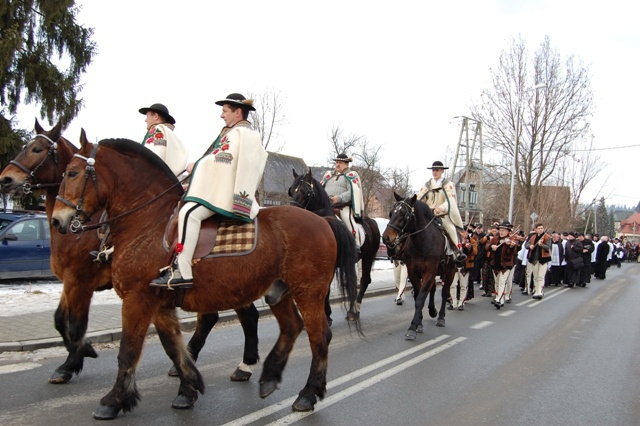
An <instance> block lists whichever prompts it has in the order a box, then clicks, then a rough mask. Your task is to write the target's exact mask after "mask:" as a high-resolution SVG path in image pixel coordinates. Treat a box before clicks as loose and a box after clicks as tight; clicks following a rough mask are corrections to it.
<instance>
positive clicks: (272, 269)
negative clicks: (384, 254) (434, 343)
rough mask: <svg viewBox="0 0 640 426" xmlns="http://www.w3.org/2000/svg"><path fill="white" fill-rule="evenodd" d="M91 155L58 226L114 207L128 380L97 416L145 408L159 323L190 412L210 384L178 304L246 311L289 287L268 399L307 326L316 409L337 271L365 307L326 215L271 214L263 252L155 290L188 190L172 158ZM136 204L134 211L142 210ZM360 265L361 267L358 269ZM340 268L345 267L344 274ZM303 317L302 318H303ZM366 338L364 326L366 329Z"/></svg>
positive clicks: (127, 152) (75, 226)
mask: <svg viewBox="0 0 640 426" xmlns="http://www.w3.org/2000/svg"><path fill="white" fill-rule="evenodd" d="M81 144H82V148H81V150H80V152H79V153H78V154H76V156H75V158H74V159H73V160H72V161H71V162H70V163H69V165H68V166H67V170H66V174H65V178H64V180H63V183H62V186H61V187H60V192H59V195H58V200H59V201H58V202H57V203H56V206H55V208H54V212H53V220H52V224H53V225H54V226H55V227H57V228H58V229H59V230H60V232H67V231H68V230H81V229H82V228H83V225H82V220H83V218H84V217H86V216H90V215H92V214H93V213H94V212H95V211H97V210H100V209H101V208H102V207H106V210H107V213H108V215H109V217H110V221H111V222H110V226H111V233H112V236H113V242H114V246H115V247H116V250H115V252H114V255H113V260H112V264H111V271H112V283H113V287H114V289H115V290H116V291H117V292H118V294H119V295H120V296H121V297H122V299H123V304H122V316H123V319H122V322H123V327H122V340H121V342H120V350H119V355H118V375H117V379H116V383H115V384H114V386H113V388H112V390H111V391H110V392H109V393H108V394H107V395H105V396H104V397H103V398H102V399H101V401H100V405H99V407H98V409H97V410H96V411H95V412H94V417H96V418H99V419H112V418H115V417H117V415H118V413H119V412H120V410H124V411H129V410H131V409H133V408H134V407H135V406H136V405H137V400H138V399H139V393H138V390H137V386H136V380H135V369H136V365H137V363H138V361H139V359H140V354H141V351H142V346H143V344H144V336H145V334H146V332H147V329H148V327H149V325H150V324H151V322H153V324H154V325H155V327H156V330H157V332H158V336H159V338H160V341H161V342H162V345H163V347H164V349H165V351H166V352H167V354H168V355H169V357H170V358H171V360H172V361H173V363H174V365H175V366H176V368H177V371H178V375H179V377H180V387H179V390H178V396H177V397H176V398H175V399H174V401H173V403H172V406H173V407H174V408H189V407H191V406H193V404H194V403H195V401H196V400H197V398H198V392H203V391H204V381H203V379H202V376H201V375H200V372H199V371H198V369H197V368H196V366H195V364H194V363H193V361H192V358H191V355H190V354H189V351H188V350H187V348H186V347H185V345H184V342H183V341H182V338H181V335H180V327H179V324H178V321H177V316H176V308H175V307H176V305H180V306H181V307H182V309H184V310H186V311H195V312H213V311H220V310H225V309H233V308H237V307H240V306H246V305H248V304H249V303H251V302H252V301H253V300H256V299H258V298H260V297H262V296H263V295H264V294H265V292H267V290H268V289H269V288H270V286H271V285H272V283H274V282H276V281H278V280H280V281H282V282H283V283H285V285H286V286H287V288H288V292H286V293H285V295H284V297H283V299H282V300H281V301H280V302H279V303H277V304H275V305H273V306H271V311H272V312H273V314H274V315H275V317H276V319H277V321H278V324H279V326H280V335H279V337H278V340H277V342H276V344H275V346H274V348H273V349H272V350H271V352H270V353H269V355H268V356H267V359H266V360H265V362H264V368H263V371H262V375H261V378H260V396H261V397H263V398H264V397H266V396H268V395H270V394H271V393H272V392H273V391H275V390H276V388H277V385H278V383H279V382H280V381H281V378H282V372H283V370H284V367H285V365H286V362H287V360H288V357H289V355H290V352H291V350H292V349H293V345H294V343H295V340H296V338H297V336H298V335H299V334H300V333H301V331H302V329H303V328H305V329H306V332H307V335H308V337H309V342H310V347H311V352H312V363H311V369H310V373H309V377H308V380H307V383H306V385H305V387H304V388H303V389H302V390H301V391H300V393H299V396H298V398H297V399H296V401H295V402H294V404H293V409H294V410H295V411H308V410H312V409H313V407H314V406H315V403H316V401H317V399H316V398H317V397H319V398H321V399H322V398H323V397H324V395H325V392H326V375H327V364H328V347H329V342H330V341H331V330H330V328H329V324H328V322H327V319H326V316H325V313H324V308H323V304H324V298H325V296H326V294H327V292H328V291H329V286H330V284H331V280H332V278H333V276H334V271H335V270H337V271H338V272H339V273H338V278H339V282H340V285H341V289H342V290H343V295H344V294H345V293H346V294H347V295H348V297H349V302H350V304H353V303H355V297H356V288H357V283H356V282H355V280H350V281H349V280H347V279H345V275H346V274H344V273H343V272H342V271H343V270H346V268H348V264H346V263H345V261H344V260H341V259H340V258H339V256H338V254H339V249H338V243H337V241H338V240H340V239H341V238H338V237H337V236H336V235H334V232H346V233H347V235H348V236H349V237H350V234H349V233H348V230H347V229H346V228H345V227H344V226H343V227H336V228H335V229H333V230H332V228H331V226H330V225H329V223H328V222H327V221H326V220H324V219H323V218H321V217H319V216H317V215H314V214H313V213H310V212H307V211H305V210H303V209H299V208H296V207H290V206H279V207H271V208H267V209H262V210H261V211H260V214H259V216H258V219H257V228H258V238H257V243H256V246H255V249H254V250H253V251H252V252H251V253H250V254H247V255H244V256H225V257H214V258H205V259H203V260H201V261H200V262H199V263H197V264H196V265H195V266H194V269H193V274H194V282H195V286H194V288H192V289H189V290H178V291H169V290H156V289H153V288H151V287H150V286H149V283H150V281H151V280H152V279H153V278H155V277H156V276H157V275H158V270H159V269H160V268H161V267H163V266H164V265H165V263H166V253H165V251H164V249H163V246H162V238H163V234H164V230H165V226H166V223H167V221H168V219H169V215H170V214H171V212H172V211H173V210H174V208H175V206H176V205H177V203H178V201H179V200H180V197H181V195H182V190H181V188H179V182H178V181H177V179H176V178H175V176H173V174H172V173H171V171H170V170H169V168H168V167H167V165H166V164H164V162H162V160H161V159H160V158H159V157H157V156H156V155H154V154H153V153H152V152H151V151H149V150H148V149H145V148H144V147H143V146H141V145H140V144H137V143H135V142H132V141H128V140H122V139H118V140H106V141H102V142H100V143H99V144H98V145H93V144H90V143H88V142H87V141H86V136H85V134H84V131H83V132H82V135H81ZM132 204H133V206H132ZM351 267H353V264H351ZM336 268H337V269H336ZM300 314H302V317H301V316H300ZM356 326H357V329H358V331H360V328H359V323H356Z"/></svg>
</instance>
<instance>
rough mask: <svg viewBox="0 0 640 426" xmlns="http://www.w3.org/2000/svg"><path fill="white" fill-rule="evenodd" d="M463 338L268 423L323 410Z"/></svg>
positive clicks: (287, 421)
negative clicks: (314, 405) (318, 402)
mask: <svg viewBox="0 0 640 426" xmlns="http://www.w3.org/2000/svg"><path fill="white" fill-rule="evenodd" d="M465 340H467V338H466V337H458V338H456V339H453V340H452V341H450V342H447V343H445V344H443V345H441V346H438V347H437V348H433V349H432V350H430V351H428V352H425V353H423V354H422V355H419V356H417V357H415V358H413V359H410V360H409V361H405V362H403V363H402V364H399V365H396V366H395V367H393V368H391V369H389V370H387V371H384V372H382V373H380V374H376V375H375V376H373V377H371V378H369V379H367V380H364V381H362V382H360V383H358V384H355V385H353V386H351V387H350V388H347V389H345V390H343V391H340V392H338V393H337V394H335V395H331V396H330V397H327V398H325V399H324V400H323V401H322V403H321V404H319V405H318V406H316V408H315V410H314V411H311V412H306V413H291V414H289V415H288V416H285V417H282V418H280V419H278V420H276V421H275V422H273V423H270V425H274V426H277V425H283V424H292V423H295V422H297V421H299V420H302V419H304V418H305V417H308V416H310V415H312V414H313V413H314V412H318V411H320V410H324V409H325V408H328V407H330V406H332V405H333V404H335V403H337V402H340V401H342V400H343V399H345V398H347V397H349V396H351V395H353V394H355V393H357V392H361V391H363V390H365V389H366V388H368V387H371V386H373V385H375V384H377V383H379V382H381V381H382V380H384V379H388V378H389V377H391V376H393V375H395V374H398V373H400V372H402V371H404V370H406V369H408V368H409V367H412V366H414V365H415V364H417V363H419V362H422V361H424V360H426V359H428V358H431V357H432V356H434V355H437V354H439V353H440V352H443V351H445V350H447V349H449V348H451V347H453V346H455V345H457V344H458V343H461V342H464V341H465Z"/></svg>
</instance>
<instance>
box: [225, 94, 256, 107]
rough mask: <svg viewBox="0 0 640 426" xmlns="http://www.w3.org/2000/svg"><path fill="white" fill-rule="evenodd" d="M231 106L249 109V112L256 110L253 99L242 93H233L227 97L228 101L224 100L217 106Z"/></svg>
mask: <svg viewBox="0 0 640 426" xmlns="http://www.w3.org/2000/svg"><path fill="white" fill-rule="evenodd" d="M224 104H229V105H233V106H238V107H240V108H243V109H248V110H249V111H255V110H256V109H255V108H254V107H253V99H247V98H245V97H244V96H243V95H241V94H240V93H231V94H230V95H228V96H227V97H226V99H222V100H220V101H217V102H216V105H220V106H222V105H224Z"/></svg>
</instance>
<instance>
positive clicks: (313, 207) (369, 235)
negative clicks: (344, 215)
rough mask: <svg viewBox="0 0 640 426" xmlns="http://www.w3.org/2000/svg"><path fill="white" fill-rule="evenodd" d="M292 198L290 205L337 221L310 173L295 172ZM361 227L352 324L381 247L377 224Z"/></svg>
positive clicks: (367, 221) (364, 223)
mask: <svg viewBox="0 0 640 426" xmlns="http://www.w3.org/2000/svg"><path fill="white" fill-rule="evenodd" d="M289 196H290V197H291V204H293V205H296V206H298V207H302V208H303V209H306V210H309V211H312V212H314V213H316V214H318V215H320V216H331V217H335V214H334V211H333V207H332V205H331V200H330V198H329V196H328V195H327V192H326V191H325V190H324V187H323V186H322V185H320V182H318V180H317V179H315V178H314V177H313V175H312V174H311V170H309V171H308V172H307V173H305V174H304V175H298V173H296V171H295V170H293V183H292V184H291V187H289ZM362 227H363V228H364V231H365V235H366V237H365V240H364V243H363V244H362V247H360V260H362V277H361V278H360V291H359V292H358V298H357V301H356V302H357V303H356V306H355V307H354V309H353V310H352V311H349V313H348V316H347V319H350V320H353V319H355V318H359V316H360V304H361V303H362V299H363V298H364V294H365V292H366V291H367V288H369V284H371V269H372V268H373V262H375V260H376V252H377V251H378V247H379V246H380V229H379V228H378V225H377V223H376V221H375V220H373V219H372V218H370V217H369V216H364V217H363V218H362ZM330 314H331V308H330V307H328V301H327V315H330Z"/></svg>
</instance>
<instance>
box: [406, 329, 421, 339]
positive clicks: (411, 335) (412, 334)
mask: <svg viewBox="0 0 640 426" xmlns="http://www.w3.org/2000/svg"><path fill="white" fill-rule="evenodd" d="M417 337H418V333H416V331H415V330H407V332H406V333H404V338H405V340H416V338H417Z"/></svg>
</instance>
